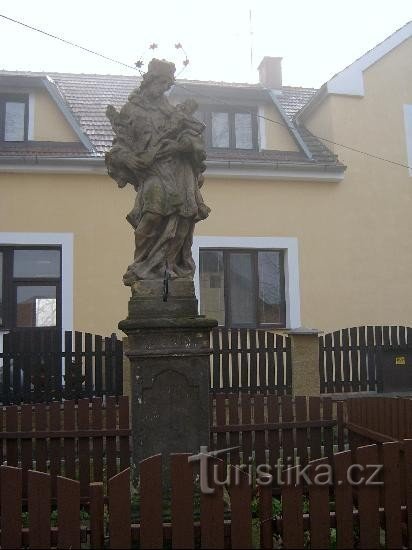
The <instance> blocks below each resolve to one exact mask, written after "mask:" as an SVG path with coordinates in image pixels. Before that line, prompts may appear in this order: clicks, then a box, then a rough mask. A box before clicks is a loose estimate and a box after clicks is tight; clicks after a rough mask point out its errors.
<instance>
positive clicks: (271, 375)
mask: <svg viewBox="0 0 412 550" xmlns="http://www.w3.org/2000/svg"><path fill="white" fill-rule="evenodd" d="M211 347H212V349H213V355H212V365H211V390H212V391H213V392H214V393H218V392H230V391H233V392H235V391H251V392H256V391H260V392H267V391H269V392H271V393H277V394H278V395H284V394H289V393H291V389H292V366H291V365H292V364H291V349H290V338H289V337H288V336H284V335H281V334H274V333H272V332H267V331H263V330H254V329H222V328H217V329H213V331H212V336H211Z"/></svg>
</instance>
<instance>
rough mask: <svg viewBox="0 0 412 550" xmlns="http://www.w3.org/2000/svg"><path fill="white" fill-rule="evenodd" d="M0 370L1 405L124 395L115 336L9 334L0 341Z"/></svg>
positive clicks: (120, 349)
mask: <svg viewBox="0 0 412 550" xmlns="http://www.w3.org/2000/svg"><path fill="white" fill-rule="evenodd" d="M0 365H1V369H0V383H1V385H0V399H1V402H2V403H3V404H5V405H7V404H10V403H16V404H19V403H39V402H50V401H60V400H61V399H79V398H82V397H94V396H97V397H98V396H103V395H122V393H123V343H122V341H121V340H118V339H117V338H116V335H115V334H113V335H112V336H111V337H107V338H103V337H102V336H96V335H92V334H88V333H85V334H83V333H81V332H74V333H71V332H64V333H63V334H61V332H60V331H56V330H38V331H33V330H19V331H13V332H10V333H7V334H4V336H3V351H2V353H0Z"/></svg>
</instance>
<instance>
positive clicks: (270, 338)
mask: <svg viewBox="0 0 412 550" xmlns="http://www.w3.org/2000/svg"><path fill="white" fill-rule="evenodd" d="M266 338H267V347H268V359H267V372H268V388H269V389H270V388H275V387H276V372H275V369H276V366H275V336H274V334H273V333H272V332H267V333H266Z"/></svg>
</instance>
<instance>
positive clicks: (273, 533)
mask: <svg viewBox="0 0 412 550" xmlns="http://www.w3.org/2000/svg"><path fill="white" fill-rule="evenodd" d="M404 456H405V465H406V468H405V472H406V479H407V483H406V485H407V487H408V490H407V493H406V498H405V500H402V492H401V487H400V445H399V443H385V444H384V445H383V449H382V453H381V458H382V464H383V472H382V476H383V481H384V485H383V486H382V489H381V492H380V490H379V488H377V487H371V486H370V485H367V484H366V483H364V482H361V483H360V484H359V485H357V486H356V488H354V487H352V485H351V484H350V481H349V478H348V470H349V467H350V466H351V465H352V464H353V463H356V464H360V465H363V466H364V467H365V469H366V470H365V471H366V472H367V471H368V466H367V465H369V464H377V463H378V459H379V455H378V449H377V447H376V446H375V445H371V446H367V447H361V448H359V449H357V450H356V453H355V454H354V455H352V453H351V451H345V452H342V453H338V454H336V455H334V456H333V457H331V459H330V463H331V464H333V466H334V471H335V477H334V480H333V481H332V482H331V486H329V485H325V484H324V485H316V484H310V483H309V482H307V481H305V479H303V478H302V479H301V483H296V480H295V479H294V478H293V476H291V479H290V480H289V481H286V484H285V485H283V486H282V488H281V509H280V510H279V511H278V512H277V515H274V511H273V502H272V488H271V486H261V487H259V489H258V491H257V493H256V494H257V504H258V513H257V514H256V515H255V517H254V512H253V509H252V497H253V493H254V492H253V491H252V487H251V485H250V484H249V477H248V474H247V473H246V472H239V475H238V476H232V477H231V478H230V481H229V486H228V491H227V492H224V491H223V487H222V486H221V485H217V484H216V483H215V482H214V480H213V478H212V477H210V478H209V486H210V487H211V488H212V489H213V490H214V492H213V493H212V494H200V495H199V494H198V490H197V488H196V486H195V483H194V475H195V474H196V473H197V471H198V470H197V464H194V463H193V462H188V455H185V454H177V455H172V456H171V464H170V479H171V492H170V495H171V500H170V507H168V512H167V514H168V516H169V517H168V523H165V515H164V513H165V508H164V506H163V501H162V457H161V456H160V455H157V456H153V457H151V458H148V459H146V460H144V461H143V462H141V463H140V468H139V471H140V485H139V491H138V495H137V497H138V501H139V503H138V510H136V507H135V506H133V503H132V499H131V494H130V472H129V470H128V469H126V470H124V471H122V472H121V473H119V474H117V475H116V476H115V477H112V478H111V479H110V481H109V483H108V508H107V512H106V513H105V506H104V495H105V492H104V487H103V484H102V483H94V484H92V485H91V486H90V495H91V501H90V507H89V511H90V516H89V518H88V519H87V520H86V521H84V520H83V522H82V521H81V520H80V517H79V516H80V514H79V511H80V506H81V499H80V484H79V482H78V481H76V480H73V479H67V478H64V477H58V478H57V482H56V490H57V506H55V507H54V508H55V509H56V510H57V525H56V526H52V525H51V517H50V511H51V500H50V497H51V492H52V479H51V477H50V476H49V475H48V474H44V473H39V472H28V475H27V477H28V495H29V498H28V502H27V505H26V504H25V503H24V502H23V499H22V494H23V482H22V478H23V472H22V471H21V470H20V469H18V468H13V467H10V466H2V467H1V468H0V479H1V495H0V503H1V522H0V527H1V545H2V547H3V548H21V547H28V548H39V547H43V548H49V547H51V546H53V547H58V548H80V547H81V545H82V544H83V546H84V547H88V548H90V547H91V548H103V547H105V548H131V547H139V548H164V547H166V548H170V547H171V548H195V547H197V548H198V547H201V548H305V547H310V548H333V547H335V546H336V547H337V548H357V547H359V548H380V547H381V545H383V546H384V547H386V548H401V547H407V548H411V547H412V494H411V487H412V483H411V482H412V479H411V477H412V441H411V440H408V441H406V442H405V446H404ZM327 462H328V459H321V460H320V461H316V462H314V463H312V465H311V468H310V470H309V472H308V474H309V480H313V479H314V478H315V474H316V473H317V470H316V468H317V467H318V466H319V465H320V464H322V465H325V464H326V463H327ZM371 473H372V472H371ZM366 477H367V476H365V478H366ZM286 479H287V478H286ZM237 480H238V482H237ZM195 495H196V496H197V498H195ZM331 501H333V502H334V511H333V512H331V511H330V502H331ZM354 503H356V507H355V506H354ZM279 504H280V501H279ZM304 505H305V506H306V511H305V512H306V513H304ZM22 512H24V513H25V516H24V517H25V518H26V520H27V526H23V524H22V522H23V519H22ZM170 513H171V522H170ZM132 518H133V523H132ZM196 518H198V519H196ZM132 545H133V546H132Z"/></svg>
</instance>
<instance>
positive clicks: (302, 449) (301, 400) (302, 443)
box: [295, 396, 308, 465]
mask: <svg viewBox="0 0 412 550" xmlns="http://www.w3.org/2000/svg"><path fill="white" fill-rule="evenodd" d="M295 411H296V412H295V418H296V422H306V420H307V403H306V397H304V396H297V397H295ZM296 448H297V453H298V455H297V456H298V457H299V460H300V464H302V465H304V464H306V463H307V461H308V429H307V428H296Z"/></svg>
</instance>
